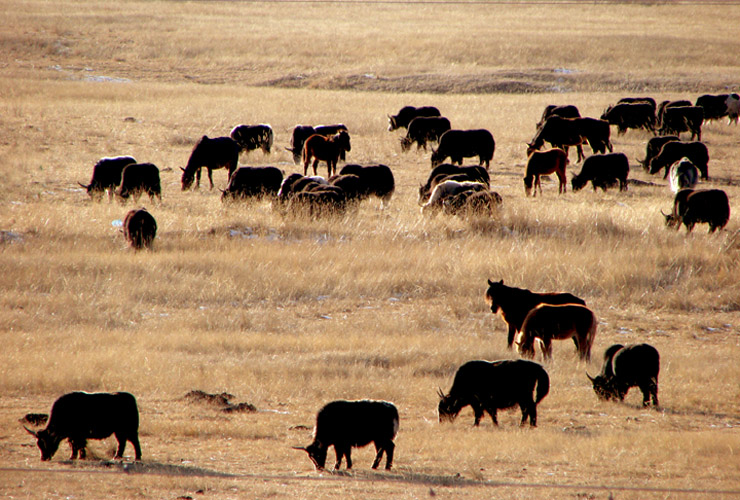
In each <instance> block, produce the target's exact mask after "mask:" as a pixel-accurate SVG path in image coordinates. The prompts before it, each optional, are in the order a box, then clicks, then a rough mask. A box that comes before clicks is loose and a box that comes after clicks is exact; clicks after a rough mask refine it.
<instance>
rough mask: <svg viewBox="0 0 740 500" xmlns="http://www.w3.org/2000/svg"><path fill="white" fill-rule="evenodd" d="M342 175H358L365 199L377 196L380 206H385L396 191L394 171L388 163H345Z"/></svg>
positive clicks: (340, 172)
mask: <svg viewBox="0 0 740 500" xmlns="http://www.w3.org/2000/svg"><path fill="white" fill-rule="evenodd" d="M339 174H340V175H356V176H357V177H359V178H360V182H361V184H362V197H363V199H364V198H366V197H369V196H375V197H376V198H379V199H380V207H381V208H385V207H386V206H387V205H388V204H389V203H390V201H391V198H392V197H393V193H394V192H395V191H396V181H395V179H394V177H393V172H392V171H391V169H390V168H389V167H388V166H387V165H382V164H381V165H353V164H350V165H345V166H344V167H342V170H340V171H339Z"/></svg>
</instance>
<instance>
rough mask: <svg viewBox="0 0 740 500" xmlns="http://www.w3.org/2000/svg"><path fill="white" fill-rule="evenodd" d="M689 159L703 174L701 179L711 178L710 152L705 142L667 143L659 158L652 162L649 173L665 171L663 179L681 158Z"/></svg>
mask: <svg viewBox="0 0 740 500" xmlns="http://www.w3.org/2000/svg"><path fill="white" fill-rule="evenodd" d="M684 157H686V158H688V159H689V161H691V163H693V164H694V165H696V168H698V169H699V172H701V178H702V179H704V180H707V179H708V178H709V151H708V150H707V147H706V145H704V143H703V142H680V141H673V142H667V143H665V144H664V145H663V147H662V148H661V149H660V153H658V156H656V157H655V158H653V159H652V160H650V163H649V164H648V166H649V169H650V170H649V171H650V173H651V174H657V173H658V172H660V171H661V170H662V169H665V173H664V174H663V178H664V179H666V178H667V177H668V169H669V167H670V166H671V165H673V164H674V163H676V162H677V161H679V160H680V159H681V158H684Z"/></svg>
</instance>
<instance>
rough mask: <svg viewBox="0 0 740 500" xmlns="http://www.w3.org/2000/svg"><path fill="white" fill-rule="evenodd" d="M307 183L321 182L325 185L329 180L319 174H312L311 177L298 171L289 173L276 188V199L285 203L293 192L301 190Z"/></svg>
mask: <svg viewBox="0 0 740 500" xmlns="http://www.w3.org/2000/svg"><path fill="white" fill-rule="evenodd" d="M308 184H322V185H327V184H329V182H328V181H327V180H326V179H324V178H323V177H321V176H318V175H314V176H311V177H305V176H303V175H301V174H298V173H293V174H290V175H289V176H288V177H286V178H285V179H283V182H282V183H281V184H280V189H279V190H278V194H277V199H278V201H279V202H281V203H286V202H288V201H289V200H290V198H291V197H292V196H293V195H294V194H295V193H299V192H301V191H303V190H304V189H305V187H306V185H308Z"/></svg>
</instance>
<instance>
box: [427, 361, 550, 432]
mask: <svg viewBox="0 0 740 500" xmlns="http://www.w3.org/2000/svg"><path fill="white" fill-rule="evenodd" d="M535 387H536V389H537V392H536V395H535ZM549 391H550V377H549V376H548V375H547V372H546V371H545V369H544V368H542V366H541V365H539V364H537V363H534V362H532V361H526V360H523V359H517V360H508V359H507V360H501V361H483V360H475V361H468V362H467V363H465V364H464V365H462V366H461V367H460V368H458V370H457V373H456V374H455V380H454V381H453V382H452V388H451V389H450V392H449V393H448V394H444V393H443V392H442V390H440V391H439V393H438V394H439V406H438V411H439V421H440V422H442V421H445V420H447V421H452V420H454V419H455V417H457V415H458V413H460V410H461V409H463V408H464V407H466V406H468V405H470V406H471V407H472V408H473V413H474V414H475V423H474V424H473V425H476V426H477V425H479V424H480V420H481V418H483V412H484V411H486V412H488V414H489V415H490V416H491V419H492V420H493V424H494V425H498V419H497V418H496V412H497V410H503V409H506V408H511V407H513V406H516V405H519V408H520V409H521V411H522V421H521V424H520V425H524V423H525V422H526V421H527V418H529V425H531V426H532V427H535V426H537V405H538V404H539V402H540V401H542V399H543V398H544V397H545V396H547V393H548V392H549ZM533 396H535V397H533Z"/></svg>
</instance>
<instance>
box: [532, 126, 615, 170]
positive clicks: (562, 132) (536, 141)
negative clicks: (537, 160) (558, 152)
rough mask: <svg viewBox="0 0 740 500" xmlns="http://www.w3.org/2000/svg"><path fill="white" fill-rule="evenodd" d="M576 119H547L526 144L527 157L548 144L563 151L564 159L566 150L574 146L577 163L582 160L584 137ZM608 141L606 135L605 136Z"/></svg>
mask: <svg viewBox="0 0 740 500" xmlns="http://www.w3.org/2000/svg"><path fill="white" fill-rule="evenodd" d="M577 120H578V119H577V118H563V117H562V116H551V117H549V118H548V119H547V120H546V121H545V123H544V125H542V126H541V127H540V128H539V129H538V130H537V133H535V135H534V137H533V138H532V141H531V142H528V143H527V156H528V157H529V156H531V155H532V153H534V152H535V151H537V150H539V149H540V148H542V146H544V145H545V142H549V143H550V145H551V146H552V147H553V148H559V149H562V150H563V151H565V154H566V158H567V155H568V148H569V147H570V146H575V148H576V150H577V151H578V161H581V160H582V159H583V147H582V144H583V141H585V140H586V139H585V137H584V135H583V131H582V130H581V126H580V123H579V122H578V121H577ZM607 141H608V135H607Z"/></svg>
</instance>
